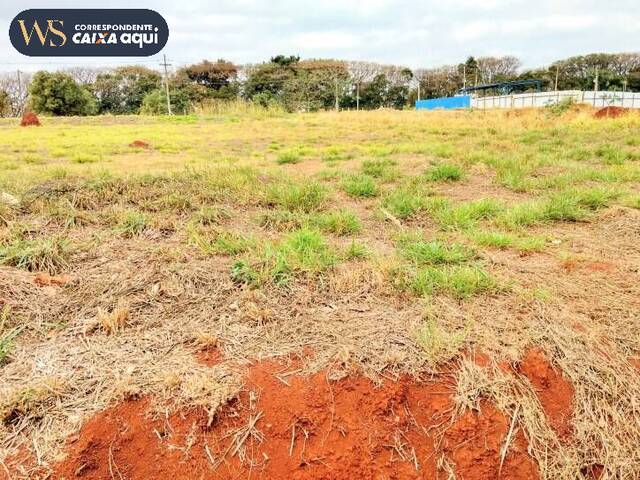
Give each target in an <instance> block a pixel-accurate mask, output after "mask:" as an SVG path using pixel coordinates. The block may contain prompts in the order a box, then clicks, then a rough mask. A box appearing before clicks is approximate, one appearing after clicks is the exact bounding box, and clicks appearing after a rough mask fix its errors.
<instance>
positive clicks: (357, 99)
mask: <svg viewBox="0 0 640 480" xmlns="http://www.w3.org/2000/svg"><path fill="white" fill-rule="evenodd" d="M358 110H360V81H359V80H358V82H357V83H356V111H358Z"/></svg>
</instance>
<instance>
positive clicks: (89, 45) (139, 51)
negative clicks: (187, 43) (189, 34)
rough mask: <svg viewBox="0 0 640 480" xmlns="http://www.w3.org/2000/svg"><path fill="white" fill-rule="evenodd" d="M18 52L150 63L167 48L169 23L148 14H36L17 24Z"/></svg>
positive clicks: (102, 11)
mask: <svg viewBox="0 0 640 480" xmlns="http://www.w3.org/2000/svg"><path fill="white" fill-rule="evenodd" d="M9 38H10V39H11V43H12V44H13V46H14V47H15V48H16V50H18V51H19V52H20V53H22V54H23V55H28V56H30V57H148V56H150V55H155V54H156V53H158V52H159V51H160V50H162V48H163V47H164V46H165V45H166V44H167V40H168V39H169V27H168V26H167V22H166V21H165V19H164V18H162V16H161V15H160V14H159V13H158V12H155V11H153V10H145V9H33V10H25V11H23V12H21V13H19V14H18V15H16V17H15V18H14V19H13V21H12V22H11V26H10V27H9Z"/></svg>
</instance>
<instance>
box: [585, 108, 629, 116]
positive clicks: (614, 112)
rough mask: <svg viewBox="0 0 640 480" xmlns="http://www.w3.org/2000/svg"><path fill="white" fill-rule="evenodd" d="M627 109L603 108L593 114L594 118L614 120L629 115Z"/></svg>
mask: <svg viewBox="0 0 640 480" xmlns="http://www.w3.org/2000/svg"><path fill="white" fill-rule="evenodd" d="M629 111H630V110H629V109H628V108H623V107H604V108H601V109H600V110H598V111H597V112H596V113H594V114H593V116H594V117H595V118H616V117H619V116H620V115H624V114H626V113H629Z"/></svg>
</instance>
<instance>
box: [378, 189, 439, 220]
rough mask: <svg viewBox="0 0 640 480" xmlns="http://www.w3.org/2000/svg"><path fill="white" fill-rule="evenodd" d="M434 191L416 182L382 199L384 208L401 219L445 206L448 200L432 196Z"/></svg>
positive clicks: (395, 190)
mask: <svg viewBox="0 0 640 480" xmlns="http://www.w3.org/2000/svg"><path fill="white" fill-rule="evenodd" d="M432 195H433V192H431V191H430V190H428V189H427V188H424V187H422V186H420V185H417V184H415V183H411V184H408V185H404V186H402V187H398V188H396V189H394V190H393V191H392V192H390V193H389V194H387V195H386V196H385V197H384V199H383V200H382V208H384V209H386V210H388V211H389V213H391V215H393V216H394V217H396V218H399V219H401V220H404V219H408V218H411V217H413V216H415V215H416V214H418V213H419V212H423V211H429V212H434V211H438V210H440V209H442V208H444V207H445V206H446V205H447V204H448V201H447V200H445V199H442V198H435V197H433V196H432Z"/></svg>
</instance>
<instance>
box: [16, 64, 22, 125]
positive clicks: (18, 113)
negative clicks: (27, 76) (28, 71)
mask: <svg viewBox="0 0 640 480" xmlns="http://www.w3.org/2000/svg"><path fill="white" fill-rule="evenodd" d="M17 107H18V108H17V110H16V113H17V115H20V114H21V113H22V78H21V77H20V69H18V105H17ZM17 115H16V116H17Z"/></svg>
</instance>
